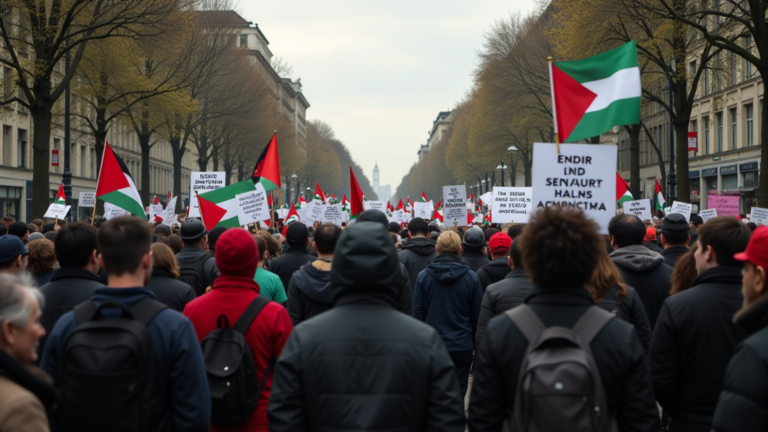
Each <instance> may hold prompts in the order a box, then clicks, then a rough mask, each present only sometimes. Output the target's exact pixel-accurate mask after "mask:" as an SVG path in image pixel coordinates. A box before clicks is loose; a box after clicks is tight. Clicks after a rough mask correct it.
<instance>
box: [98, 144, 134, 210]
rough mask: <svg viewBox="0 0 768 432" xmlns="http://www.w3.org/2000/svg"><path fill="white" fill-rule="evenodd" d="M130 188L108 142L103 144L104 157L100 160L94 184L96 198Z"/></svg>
mask: <svg viewBox="0 0 768 432" xmlns="http://www.w3.org/2000/svg"><path fill="white" fill-rule="evenodd" d="M127 187H131V184H130V183H128V179H127V178H125V174H124V173H123V169H122V168H121V167H120V163H119V162H118V161H117V157H115V153H113V152H112V148H111V147H110V146H109V143H108V142H106V141H105V142H104V156H103V157H102V158H101V169H99V180H98V181H97V183H96V197H97V198H98V197H101V196H104V195H106V194H108V193H110V192H114V191H116V190H120V189H125V188H127Z"/></svg>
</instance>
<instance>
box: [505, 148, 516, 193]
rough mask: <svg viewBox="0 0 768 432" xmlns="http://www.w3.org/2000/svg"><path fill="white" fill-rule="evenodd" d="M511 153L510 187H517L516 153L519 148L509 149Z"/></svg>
mask: <svg viewBox="0 0 768 432" xmlns="http://www.w3.org/2000/svg"><path fill="white" fill-rule="evenodd" d="M507 151H508V152H509V185H510V186H517V164H516V163H515V153H516V152H517V147H515V146H513V145H511V146H509V147H508V148H507Z"/></svg>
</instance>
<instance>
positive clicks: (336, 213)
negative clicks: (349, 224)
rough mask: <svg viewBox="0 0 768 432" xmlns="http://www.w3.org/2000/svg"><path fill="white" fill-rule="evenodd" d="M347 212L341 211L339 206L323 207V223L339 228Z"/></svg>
mask: <svg viewBox="0 0 768 432" xmlns="http://www.w3.org/2000/svg"><path fill="white" fill-rule="evenodd" d="M346 213H347V212H345V211H343V210H342V209H341V204H332V205H327V206H325V213H324V215H323V223H332V224H334V225H336V226H337V227H341V223H342V222H345V220H344V215H345V214H346Z"/></svg>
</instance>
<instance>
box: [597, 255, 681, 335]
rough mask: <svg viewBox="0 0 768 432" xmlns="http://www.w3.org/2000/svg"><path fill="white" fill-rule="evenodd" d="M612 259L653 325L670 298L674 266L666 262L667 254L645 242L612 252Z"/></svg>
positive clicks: (652, 325)
mask: <svg viewBox="0 0 768 432" xmlns="http://www.w3.org/2000/svg"><path fill="white" fill-rule="evenodd" d="M611 261H613V263H614V264H616V266H617V267H618V268H619V271H621V276H622V278H623V279H624V282H625V283H626V284H627V285H629V286H631V287H633V288H634V289H635V290H636V291H637V294H638V295H639V296H640V300H642V302H643V306H645V311H646V313H648V320H649V321H650V322H651V328H653V327H654V326H655V325H656V319H657V318H658V316H659V312H660V311H661V307H662V306H663V305H664V300H665V299H666V298H667V297H669V290H670V283H671V279H672V271H673V270H672V267H670V266H668V265H666V264H664V257H662V256H661V255H659V254H658V253H656V252H653V251H650V250H648V248H646V247H645V246H643V245H634V246H627V247H623V248H621V249H618V250H616V251H614V252H613V253H611Z"/></svg>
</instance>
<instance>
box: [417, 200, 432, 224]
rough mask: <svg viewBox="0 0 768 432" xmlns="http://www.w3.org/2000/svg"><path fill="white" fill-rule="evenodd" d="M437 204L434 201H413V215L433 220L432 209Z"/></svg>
mask: <svg viewBox="0 0 768 432" xmlns="http://www.w3.org/2000/svg"><path fill="white" fill-rule="evenodd" d="M434 209H435V205H434V204H433V203H432V201H427V202H417V203H413V217H415V218H421V219H425V220H432V211H433V210H434Z"/></svg>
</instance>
